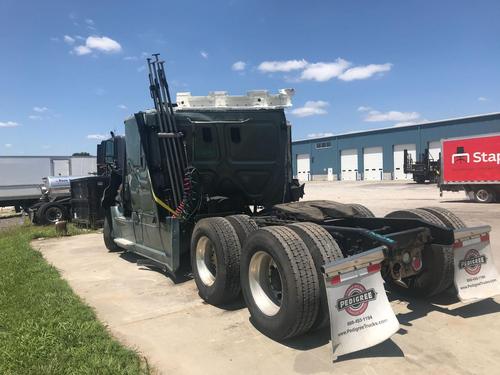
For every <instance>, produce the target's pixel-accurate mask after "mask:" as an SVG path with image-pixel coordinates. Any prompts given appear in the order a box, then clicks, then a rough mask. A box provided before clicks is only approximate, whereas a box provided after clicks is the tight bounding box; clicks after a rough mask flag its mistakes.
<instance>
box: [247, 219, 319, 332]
mask: <svg viewBox="0 0 500 375" xmlns="http://www.w3.org/2000/svg"><path fill="white" fill-rule="evenodd" d="M241 289H242V291H243V297H244V298H245V302H246V304H247V307H248V310H249V312H250V316H251V322H252V324H253V325H254V326H255V327H256V328H257V329H258V330H259V331H261V332H262V333H264V334H265V335H267V336H269V337H271V338H272V339H275V340H284V339H289V338H291V337H294V336H298V335H300V334H303V333H306V332H307V331H308V330H309V329H310V328H311V327H312V325H313V324H314V322H315V320H316V317H317V315H318V311H319V294H320V293H319V282H318V274H317V272H316V268H315V266H314V261H313V259H312V257H311V255H310V254H309V251H308V250H307V247H306V244H305V243H304V241H302V240H301V239H300V237H299V235H298V234H297V233H296V232H295V231H293V230H292V229H291V228H287V227H283V226H273V227H267V228H262V229H259V230H257V231H255V232H253V233H252V234H251V235H250V236H249V237H248V239H247V241H246V242H245V246H244V247H243V251H242V254H241Z"/></svg>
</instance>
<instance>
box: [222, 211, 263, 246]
mask: <svg viewBox="0 0 500 375" xmlns="http://www.w3.org/2000/svg"><path fill="white" fill-rule="evenodd" d="M226 219H227V221H229V223H231V225H232V226H233V228H234V230H235V231H236V235H237V236H238V239H239V241H240V246H241V247H242V248H243V245H244V244H245V240H246V239H247V237H248V236H249V235H250V233H252V232H253V231H256V230H257V229H259V226H258V225H257V223H256V222H255V221H254V220H252V219H251V218H250V216H248V215H231V216H226Z"/></svg>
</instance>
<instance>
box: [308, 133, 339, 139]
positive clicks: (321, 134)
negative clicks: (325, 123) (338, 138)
mask: <svg viewBox="0 0 500 375" xmlns="http://www.w3.org/2000/svg"><path fill="white" fill-rule="evenodd" d="M332 135H333V133H309V134H308V135H307V138H322V137H331V136H332Z"/></svg>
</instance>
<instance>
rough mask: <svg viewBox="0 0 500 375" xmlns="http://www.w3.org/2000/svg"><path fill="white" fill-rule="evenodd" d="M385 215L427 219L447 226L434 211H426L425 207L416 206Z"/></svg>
mask: <svg viewBox="0 0 500 375" xmlns="http://www.w3.org/2000/svg"><path fill="white" fill-rule="evenodd" d="M385 217H393V218H401V219H420V220H423V221H427V222H428V223H431V224H435V225H439V226H442V227H446V225H445V224H444V223H443V222H442V221H441V220H440V219H438V218H437V217H436V216H434V215H433V214H432V213H430V212H428V211H424V210H423V209H420V208H414V209H410V210H397V211H393V212H391V213H389V214H387V215H385Z"/></svg>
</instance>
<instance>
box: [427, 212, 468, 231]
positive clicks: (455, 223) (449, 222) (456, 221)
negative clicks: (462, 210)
mask: <svg viewBox="0 0 500 375" xmlns="http://www.w3.org/2000/svg"><path fill="white" fill-rule="evenodd" d="M420 209H421V210H424V211H427V212H430V213H431V214H433V215H434V216H436V217H437V218H438V219H439V220H441V221H442V222H443V224H444V225H445V226H446V227H447V228H451V229H461V228H465V227H466V225H465V223H464V222H463V221H462V219H460V218H459V217H458V216H457V215H455V214H454V213H453V212H451V211H450V210H447V209H446V208H442V207H422V208H420Z"/></svg>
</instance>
